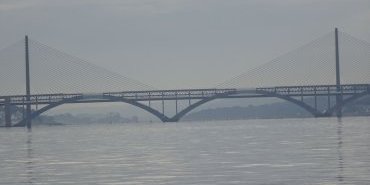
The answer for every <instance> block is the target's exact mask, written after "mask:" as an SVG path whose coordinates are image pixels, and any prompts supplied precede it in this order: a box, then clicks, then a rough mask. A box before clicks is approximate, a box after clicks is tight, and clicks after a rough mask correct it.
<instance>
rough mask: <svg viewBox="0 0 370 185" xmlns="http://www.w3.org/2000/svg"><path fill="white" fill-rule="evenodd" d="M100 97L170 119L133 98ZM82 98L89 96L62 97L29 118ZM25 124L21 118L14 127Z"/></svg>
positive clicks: (164, 120)
mask: <svg viewBox="0 0 370 185" xmlns="http://www.w3.org/2000/svg"><path fill="white" fill-rule="evenodd" d="M101 98H102V99H107V100H113V101H117V102H125V103H128V104H130V105H133V106H136V107H139V108H142V109H144V110H146V111H147V112H149V113H151V114H153V115H154V116H156V117H158V118H159V119H160V120H161V121H163V122H168V120H170V118H168V117H167V116H165V115H163V114H162V113H160V112H159V111H157V110H155V109H153V108H151V107H149V106H147V105H144V104H142V103H139V102H137V101H134V100H128V99H125V98H120V97H115V96H107V95H104V96H102V97H101ZM83 99H89V98H85V97H84V96H83V95H81V96H76V97H72V98H67V99H63V100H61V101H59V102H55V103H52V104H49V105H47V106H45V107H43V108H41V109H39V110H37V111H34V112H32V113H31V119H34V118H36V117H38V116H40V115H41V114H42V113H44V112H46V111H48V110H50V109H53V108H55V107H58V106H60V105H63V104H68V103H74V102H76V101H79V100H83ZM25 125H26V120H25V119H23V120H21V121H20V122H19V123H17V124H15V125H14V126H15V127H23V126H25Z"/></svg>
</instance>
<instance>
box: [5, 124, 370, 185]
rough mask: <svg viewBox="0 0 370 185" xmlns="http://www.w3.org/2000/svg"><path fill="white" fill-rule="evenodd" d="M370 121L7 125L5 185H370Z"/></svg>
mask: <svg viewBox="0 0 370 185" xmlns="http://www.w3.org/2000/svg"><path fill="white" fill-rule="evenodd" d="M369 141H370V118H364V117H362V118H360V117H359V118H343V119H342V120H341V121H340V120H339V121H338V120H337V119H335V118H330V119H281V120H246V121H222V122H221V121H220V122H192V123H185V122H182V123H171V124H164V123H151V124H144V123H138V124H93V125H73V124H71V125H65V126H37V127H36V126H35V127H33V129H32V131H31V132H27V130H25V129H23V128H10V129H6V128H1V129H0V161H1V162H0V184H17V185H18V184H107V185H117V184H135V185H136V184H204V185H206V184H210V185H211V184H212V185H213V184H260V185H262V184H263V185H267V184H274V185H275V184H276V185H278V184H292V185H293V184H294V185H300V184H322V185H324V184H325V185H331V184H364V185H365V184H366V185H367V184H370V154H369V152H370V142H369Z"/></svg>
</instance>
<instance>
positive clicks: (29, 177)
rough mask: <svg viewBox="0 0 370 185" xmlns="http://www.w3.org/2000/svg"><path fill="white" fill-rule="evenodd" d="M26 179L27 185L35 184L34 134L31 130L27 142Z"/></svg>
mask: <svg viewBox="0 0 370 185" xmlns="http://www.w3.org/2000/svg"><path fill="white" fill-rule="evenodd" d="M26 152H27V160H26V174H27V175H26V177H27V183H28V184H33V149H32V132H31V131H30V130H29V131H28V132H27V142H26Z"/></svg>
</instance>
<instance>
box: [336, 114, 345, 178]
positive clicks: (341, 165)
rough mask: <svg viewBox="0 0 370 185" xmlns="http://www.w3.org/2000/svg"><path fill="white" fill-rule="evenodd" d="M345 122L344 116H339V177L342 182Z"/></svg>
mask: <svg viewBox="0 0 370 185" xmlns="http://www.w3.org/2000/svg"><path fill="white" fill-rule="evenodd" d="M342 130H343V122H342V118H340V117H339V118H338V121H337V155H338V176H337V179H338V181H339V183H340V184H342V183H343V182H344V176H343V173H344V159H343V153H342V146H343V138H342V137H343V131H342Z"/></svg>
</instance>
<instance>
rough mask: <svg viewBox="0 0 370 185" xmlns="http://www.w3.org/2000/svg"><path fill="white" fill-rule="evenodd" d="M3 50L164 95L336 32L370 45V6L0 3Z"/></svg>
mask: <svg viewBox="0 0 370 185" xmlns="http://www.w3.org/2000/svg"><path fill="white" fill-rule="evenodd" d="M0 25H1V29H0V48H3V47H6V46H7V45H10V44H12V43H13V42H16V41H18V40H20V39H22V38H23V37H24V35H25V34H28V35H29V36H30V37H31V38H32V39H33V40H37V41H39V42H41V43H44V44H46V45H49V46H52V47H54V48H57V49H59V50H62V51H65V52H67V53H69V54H72V55H74V56H78V57H80V58H83V59H86V60H87V61H89V62H91V63H95V64H97V65H99V66H104V67H106V68H108V69H110V70H112V71H115V72H117V73H120V74H122V75H125V76H128V77H131V78H134V79H137V80H139V81H142V82H144V83H146V84H151V85H152V86H155V87H158V88H194V87H213V86H214V85H216V84H218V83H220V82H223V81H224V80H227V79H229V78H231V77H233V76H235V75H237V74H240V73H243V72H245V71H247V70H248V69H251V68H253V67H255V66H258V65H260V64H263V63H266V62H268V61H269V60H271V59H273V58H274V57H277V56H279V55H281V54H283V53H286V52H288V51H290V50H292V49H294V48H296V47H298V46H300V45H302V44H304V43H307V42H309V41H311V40H313V39H315V38H317V37H319V36H321V35H323V34H326V33H328V32H330V31H333V29H334V27H338V28H339V29H340V30H342V31H344V32H347V33H349V34H351V35H353V36H356V37H358V38H361V39H364V40H367V41H370V0H305V1H300V0H104V1H103V0H0Z"/></svg>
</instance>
